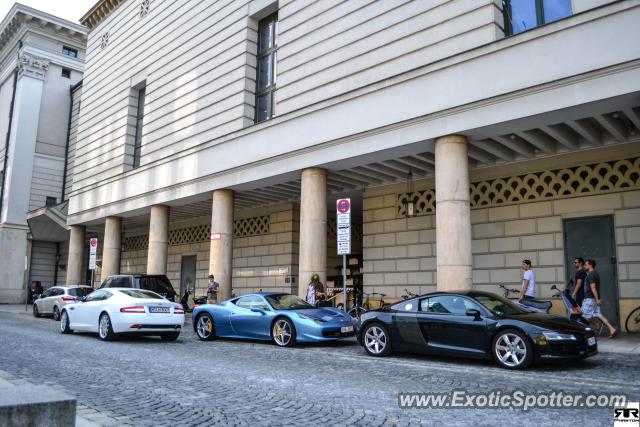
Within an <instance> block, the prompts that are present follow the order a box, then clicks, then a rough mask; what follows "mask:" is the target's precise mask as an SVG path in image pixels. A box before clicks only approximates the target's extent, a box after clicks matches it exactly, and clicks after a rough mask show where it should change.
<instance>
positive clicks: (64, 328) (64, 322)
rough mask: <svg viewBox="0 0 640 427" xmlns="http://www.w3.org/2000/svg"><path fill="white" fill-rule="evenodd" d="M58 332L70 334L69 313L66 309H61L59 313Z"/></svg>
mask: <svg viewBox="0 0 640 427" xmlns="http://www.w3.org/2000/svg"><path fill="white" fill-rule="evenodd" d="M60 332H62V333H63V334H70V333H71V332H73V331H72V330H71V328H70V327H69V313H67V310H63V311H62V314H61V315H60Z"/></svg>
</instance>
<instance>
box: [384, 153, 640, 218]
mask: <svg viewBox="0 0 640 427" xmlns="http://www.w3.org/2000/svg"><path fill="white" fill-rule="evenodd" d="M639 187H640V158H630V159H623V160H614V161H608V162H600V163H593V164H589V165H582V166H574V167H569V168H563V169H552V170H545V171H539V172H533V173H528V174H523V175H516V176H511V177H503V178H494V179H488V180H483V181H477V182H472V183H471V184H470V188H469V192H470V196H471V208H472V209H473V208H481V207H490V206H502V205H510V204H517V203H523V202H535V201H541V200H551V199H562V198H568V197H575V196H579V195H582V194H589V195H593V194H602V193H609V192H617V191H625V190H631V189H637V188H639ZM407 200H413V201H414V202H415V205H414V206H415V214H416V215H418V216H419V215H429V214H433V213H435V204H436V200H435V190H433V189H428V190H422V191H414V192H412V193H400V194H398V195H397V198H396V201H397V202H396V213H397V216H404V215H405V208H406V206H407V203H406V201H407Z"/></svg>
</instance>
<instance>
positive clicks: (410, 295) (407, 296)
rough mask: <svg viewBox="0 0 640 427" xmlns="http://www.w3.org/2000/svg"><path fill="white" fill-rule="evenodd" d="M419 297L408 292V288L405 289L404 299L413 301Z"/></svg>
mask: <svg viewBox="0 0 640 427" xmlns="http://www.w3.org/2000/svg"><path fill="white" fill-rule="evenodd" d="M417 296H418V294H415V293H413V292H411V291H410V290H408V289H407V288H404V295H402V299H411V298H415V297H417Z"/></svg>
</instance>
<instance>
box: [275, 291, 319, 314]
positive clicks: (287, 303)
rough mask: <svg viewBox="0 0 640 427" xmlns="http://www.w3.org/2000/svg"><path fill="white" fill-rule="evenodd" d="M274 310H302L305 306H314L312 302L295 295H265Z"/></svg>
mask: <svg viewBox="0 0 640 427" xmlns="http://www.w3.org/2000/svg"><path fill="white" fill-rule="evenodd" d="M265 298H266V299H267V301H269V304H271V307H273V308H274V310H300V309H303V308H314V307H313V306H312V305H311V304H308V303H307V302H306V301H304V300H302V299H300V298H298V297H297V296H295V295H289V294H280V295H267V296H266V297H265Z"/></svg>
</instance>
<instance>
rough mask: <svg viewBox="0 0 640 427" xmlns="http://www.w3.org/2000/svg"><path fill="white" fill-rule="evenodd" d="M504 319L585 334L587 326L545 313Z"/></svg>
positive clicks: (511, 316)
mask: <svg viewBox="0 0 640 427" xmlns="http://www.w3.org/2000/svg"><path fill="white" fill-rule="evenodd" d="M503 319H512V320H519V321H521V322H526V323H529V324H532V325H534V326H538V327H540V328H542V329H550V330H554V331H570V332H582V333H584V332H585V326H584V325H582V324H581V323H578V322H575V321H573V320H569V319H567V318H566V317H560V316H554V315H551V314H545V313H527V314H512V315H504V316H503Z"/></svg>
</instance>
